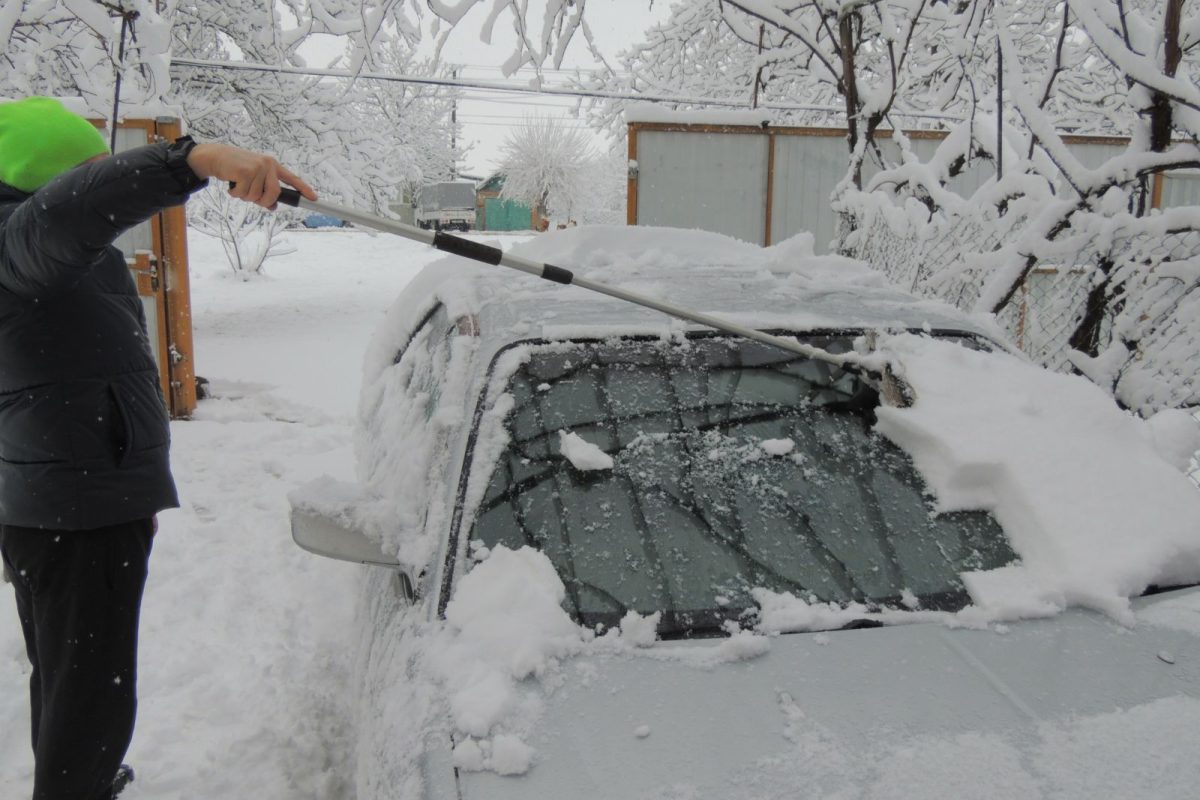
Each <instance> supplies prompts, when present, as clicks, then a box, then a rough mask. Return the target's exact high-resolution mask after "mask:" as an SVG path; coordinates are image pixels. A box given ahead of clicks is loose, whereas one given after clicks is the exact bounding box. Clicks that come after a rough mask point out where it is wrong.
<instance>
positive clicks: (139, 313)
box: [0, 143, 205, 530]
mask: <svg viewBox="0 0 1200 800" xmlns="http://www.w3.org/2000/svg"><path fill="white" fill-rule="evenodd" d="M187 150H188V147H187V145H185V144H183V143H177V144H174V145H166V144H156V145H149V146H147V147H141V148H138V149H136V150H129V151H126V152H123V153H119V154H117V155H115V156H112V157H110V158H106V159H103V160H101V161H97V162H94V163H91V164H85V165H83V166H80V167H77V168H75V169H73V170H71V171H69V172H67V173H64V174H63V175H60V176H59V177H57V178H55V179H54V180H52V181H51V182H50V183H48V184H46V185H45V186H43V187H42V188H41V189H38V191H37V192H36V193H34V194H32V195H30V194H26V193H24V192H21V191H19V190H17V189H14V188H12V187H11V186H7V185H5V184H2V183H0V524H7V525H20V526H24V527H34V528H48V529H54V530H87V529H91V528H100V527H104V526H108V525H116V524H118V523H122V522H129V521H131V520H135V519H146V518H148V517H150V516H152V515H154V514H155V513H157V512H158V511H161V510H162V509H164V508H173V507H175V506H177V505H179V500H178V497H177V496H176V493H175V483H174V481H173V480H172V478H171V472H170V465H169V462H168V446H169V427H168V422H167V413H166V408H165V406H164V403H163V397H162V390H161V389H160V385H159V379H158V370H157V368H156V367H155V363H154V357H153V355H152V354H151V350H150V344H149V338H148V336H147V333H146V317H145V312H144V311H143V308H142V302H141V300H140V299H139V298H138V295H137V288H136V286H135V284H134V282H133V277H132V276H131V275H130V273H129V268H128V267H127V266H126V263H125V257H124V256H123V255H122V254H121V251H120V250H118V249H117V248H116V247H114V246H113V245H112V242H113V240H115V239H116V238H117V236H118V235H120V234H121V233H122V232H123V231H125V230H127V229H129V228H132V227H133V226H135V225H137V224H139V223H141V222H142V221H144V220H146V219H149V218H150V217H151V216H153V215H154V214H156V213H158V212H159V211H161V210H162V209H164V208H166V207H168V206H174V205H179V204H181V203H183V202H184V201H185V200H187V198H188V195H189V194H191V193H192V192H194V191H195V190H196V189H199V188H200V187H202V186H203V185H204V184H205V182H204V181H202V180H200V179H199V178H197V177H196V175H195V173H193V172H192V170H191V169H190V168H189V167H188V165H187V161H186V156H187Z"/></svg>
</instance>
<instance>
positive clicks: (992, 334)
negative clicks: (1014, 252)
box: [398, 226, 1004, 341]
mask: <svg viewBox="0 0 1200 800" xmlns="http://www.w3.org/2000/svg"><path fill="white" fill-rule="evenodd" d="M510 252H511V253H512V254H514V255H520V256H522V257H524V258H527V259H530V260H533V261H538V262H545V263H549V264H553V265H555V266H559V267H563V268H566V269H569V270H571V271H573V272H576V273H578V274H581V275H585V276H587V277H588V278H589V279H591V280H595V281H600V282H602V283H606V284H609V285H615V286H620V287H622V288H624V289H627V290H630V291H634V292H639V293H641V294H644V295H648V296H651V297H653V298H655V299H657V300H662V301H666V302H670V303H673V304H675V305H678V306H683V307H686V308H690V309H693V310H696V311H702V312H713V313H716V314H718V315H720V316H721V317H722V318H723V319H725V320H728V321H730V322H734V323H737V324H740V325H745V326H747V327H753V328H757V329H762V330H771V329H778V330H819V329H836V330H847V329H860V328H861V329H890V330H920V329H926V330H928V329H939V330H951V331H962V332H965V333H970V334H974V335H977V336H981V337H984V338H987V339H991V340H993V341H1002V340H1003V338H1004V337H1003V334H1002V333H1001V332H1000V330H999V329H998V328H997V327H996V326H994V325H992V324H991V322H990V321H989V320H988V319H987V318H985V317H981V316H978V315H968V314H965V313H963V312H961V311H959V310H958V309H956V308H954V307H953V306H950V305H948V304H946V303H943V302H939V301H932V300H926V299H921V298H918V297H915V296H913V295H911V294H908V293H905V292H902V291H899V290H898V289H896V288H894V287H892V286H890V285H888V284H887V283H886V281H885V279H884V278H883V275H882V274H881V273H879V272H877V271H875V270H873V269H871V268H870V267H869V266H867V265H865V264H863V263H862V262H859V261H855V260H853V259H848V258H844V257H841V256H815V255H813V252H812V244H811V239H810V238H808V237H797V238H796V239H792V240H788V241H787V242H784V243H781V244H779V245H776V246H774V247H769V248H762V247H759V246H758V245H753V244H749V243H746V242H742V241H739V240H737V239H732V238H730V237H727V236H723V235H721V234H716V233H709V232H705V231H691V230H687V231H685V230H671V229H663V228H649V227H628V226H590V227H584V228H570V229H566V230H562V231H556V232H554V233H550V234H546V235H543V236H539V237H537V238H535V239H533V240H530V241H528V242H523V243H521V244H518V245H516V246H515V247H513V248H512V249H511V251H510ZM422 287H423V288H424V290H422ZM406 294H407V296H408V297H409V298H410V302H411V303H414V304H417V305H421V304H424V305H426V306H427V305H428V298H429V297H430V296H431V295H432V296H437V297H439V298H440V299H442V300H443V302H445V303H446V305H447V308H448V311H449V313H450V314H451V316H453V317H455V318H457V317H461V316H463V315H470V316H472V317H475V318H476V320H477V321H478V331H477V332H478V333H480V334H481V335H482V336H483V338H484V339H485V340H488V339H498V340H508V339H512V338H539V337H540V338H556V339H560V338H588V337H596V336H607V335H613V334H614V333H623V334H631V335H632V334H652V335H654V334H662V333H664V332H666V331H668V330H688V329H694V328H698V327H701V326H695V325H691V324H690V323H683V322H680V321H677V320H672V319H670V318H668V317H667V316H665V315H664V314H662V313H660V312H657V311H653V310H650V309H646V308H642V307H640V306H637V305H634V304H632V303H629V302H626V301H621V300H616V299H614V298H610V297H606V296H604V295H600V294H597V293H594V292H589V291H587V290H585V289H582V288H579V287H564V286H562V285H560V284H557V283H552V282H548V281H544V280H539V279H537V278H535V277H532V276H528V275H522V274H521V273H519V272H516V271H514V270H510V269H508V268H505V267H502V266H491V265H486V266H485V265H481V264H479V263H477V262H473V261H469V260H466V259H463V258H460V257H458V256H448V257H447V258H445V259H441V260H439V261H437V262H435V263H433V264H431V265H430V266H428V267H426V268H425V270H424V271H423V272H422V273H421V274H420V275H419V276H418V277H417V278H416V279H415V280H414V281H413V284H412V287H411V289H410V291H409V292H406ZM410 310H411V311H412V312H414V313H419V312H417V309H415V308H413V309H410ZM418 319H419V316H417V317H413V316H411V315H410V320H411V322H412V323H413V324H414V325H415V323H416V322H417V320H418ZM398 335H400V336H403V331H400V332H398Z"/></svg>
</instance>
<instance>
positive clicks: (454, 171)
mask: <svg viewBox="0 0 1200 800" xmlns="http://www.w3.org/2000/svg"><path fill="white" fill-rule="evenodd" d="M450 77H451V78H452V79H453V80H455V81H457V80H458V67H451V68H450ZM451 97H452V98H453V99H451V101H450V180H452V181H453V180H458V90H457V89H455V90H454V92H453V94H452V95H451Z"/></svg>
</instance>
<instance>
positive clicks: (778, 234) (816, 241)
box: [763, 136, 846, 253]
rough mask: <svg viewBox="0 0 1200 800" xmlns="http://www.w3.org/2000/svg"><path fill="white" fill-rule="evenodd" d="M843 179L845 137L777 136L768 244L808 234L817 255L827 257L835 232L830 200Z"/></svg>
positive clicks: (835, 225)
mask: <svg viewBox="0 0 1200 800" xmlns="http://www.w3.org/2000/svg"><path fill="white" fill-rule="evenodd" d="M763 138H764V139H766V137H765V136H764V137H763ZM845 175H846V137H844V136H776V137H775V180H774V182H773V183H772V185H771V189H772V192H773V194H774V195H775V196H774V197H773V198H772V204H771V241H770V242H768V244H775V243H776V242H782V241H783V240H784V239H789V238H791V237H792V236H795V235H796V234H797V233H800V232H801V231H811V232H812V234H813V246H814V248H815V249H816V252H818V253H828V252H829V250H830V244H831V242H832V241H833V237H834V234H835V233H836V231H837V217H836V215H835V214H834V213H833V208H832V206H831V205H830V203H829V197H830V195H832V194H833V189H834V187H835V186H836V185H837V182H838V181H840V180H841V179H842V178H843V177H845Z"/></svg>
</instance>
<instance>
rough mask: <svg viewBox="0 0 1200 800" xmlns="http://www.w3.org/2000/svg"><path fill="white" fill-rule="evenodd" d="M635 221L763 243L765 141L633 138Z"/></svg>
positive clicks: (660, 135)
mask: <svg viewBox="0 0 1200 800" xmlns="http://www.w3.org/2000/svg"><path fill="white" fill-rule="evenodd" d="M637 162H638V180H637V216H638V219H637V222H638V224H639V225H661V226H664V227H669V228H700V229H702V230H706V231H716V232H717V233H724V234H727V235H729V236H734V237H736V238H738V239H742V240H744V241H747V242H753V243H755V244H762V243H763V232H764V230H765V209H766V197H767V137H765V136H762V135H757V134H737V133H734V134H729V133H676V132H671V131H642V132H641V133H639V134H638V156H637Z"/></svg>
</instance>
